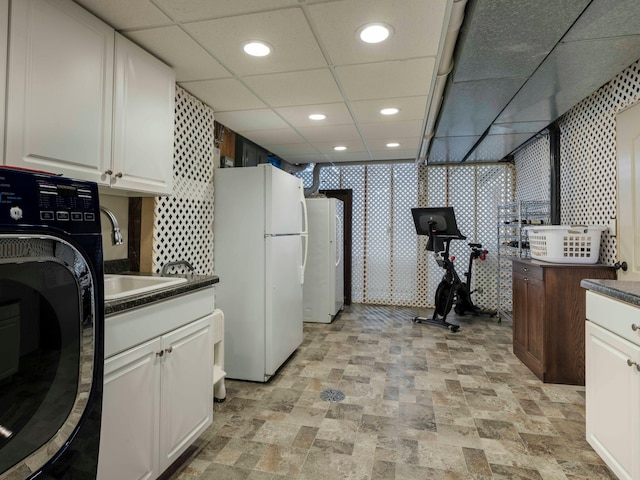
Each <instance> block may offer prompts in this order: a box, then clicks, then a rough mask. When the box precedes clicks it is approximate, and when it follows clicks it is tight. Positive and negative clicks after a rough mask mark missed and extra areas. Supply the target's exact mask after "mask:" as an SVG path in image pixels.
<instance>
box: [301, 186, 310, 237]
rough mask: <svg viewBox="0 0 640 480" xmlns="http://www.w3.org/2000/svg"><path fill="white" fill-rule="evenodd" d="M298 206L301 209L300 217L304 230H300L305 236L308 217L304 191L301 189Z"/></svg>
mask: <svg viewBox="0 0 640 480" xmlns="http://www.w3.org/2000/svg"><path fill="white" fill-rule="evenodd" d="M300 206H301V207H302V210H301V211H302V216H303V222H302V224H303V226H304V228H303V229H302V232H300V233H302V234H303V235H306V234H307V233H309V217H308V216H307V201H306V200H305V199H304V191H303V190H302V189H301V190H300Z"/></svg>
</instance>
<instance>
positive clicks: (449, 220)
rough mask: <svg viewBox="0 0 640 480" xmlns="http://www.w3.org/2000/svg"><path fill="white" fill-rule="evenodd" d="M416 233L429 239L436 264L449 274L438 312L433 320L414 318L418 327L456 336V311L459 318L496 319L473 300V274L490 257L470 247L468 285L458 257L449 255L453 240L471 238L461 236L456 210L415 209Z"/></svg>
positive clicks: (442, 287)
mask: <svg viewBox="0 0 640 480" xmlns="http://www.w3.org/2000/svg"><path fill="white" fill-rule="evenodd" d="M411 213H412V214H413V219H414V223H415V226H416V233H417V234H418V235H427V236H428V237H429V239H428V241H427V246H426V249H427V251H432V252H434V255H435V258H436V262H437V264H438V266H439V267H441V268H443V269H444V271H445V273H444V276H443V277H442V280H441V281H440V283H439V284H438V288H437V289H436V298H435V309H434V311H433V316H432V317H431V318H425V317H414V318H413V322H414V323H427V324H429V325H435V326H437V327H442V328H448V329H449V330H451V331H452V332H457V331H458V330H459V329H460V326H459V325H456V324H454V323H450V322H447V315H448V314H449V312H450V311H451V309H452V308H453V309H454V312H455V313H456V314H458V315H465V314H466V313H471V314H472V315H474V316H477V315H487V316H489V317H495V316H496V314H497V312H496V311H495V310H485V309H483V308H480V307H478V306H477V305H475V304H474V303H473V300H471V294H472V293H474V292H475V291H476V290H471V272H472V269H473V262H474V261H475V260H478V259H480V260H482V261H484V260H485V259H486V257H487V254H488V253H489V252H488V251H487V250H485V249H483V248H482V244H480V243H469V244H468V245H469V248H471V252H470V253H469V268H468V270H467V272H465V273H464V276H465V281H462V279H461V278H460V276H459V275H458V273H457V272H456V269H455V266H454V263H453V262H454V260H455V257H452V256H450V255H449V246H450V243H451V240H466V239H467V237H465V236H464V235H462V233H460V230H458V226H457V223H456V218H455V214H454V212H453V208H452V207H439V208H412V209H411Z"/></svg>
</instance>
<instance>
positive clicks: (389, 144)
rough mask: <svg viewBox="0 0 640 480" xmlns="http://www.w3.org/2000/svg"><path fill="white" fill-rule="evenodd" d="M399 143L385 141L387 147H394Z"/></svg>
mask: <svg viewBox="0 0 640 480" xmlns="http://www.w3.org/2000/svg"><path fill="white" fill-rule="evenodd" d="M399 146H400V144H399V143H398V142H391V143H387V147H389V148H396V147H399Z"/></svg>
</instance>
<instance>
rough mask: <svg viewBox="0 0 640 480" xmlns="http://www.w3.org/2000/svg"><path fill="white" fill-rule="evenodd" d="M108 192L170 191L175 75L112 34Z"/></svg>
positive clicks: (132, 44)
mask: <svg viewBox="0 0 640 480" xmlns="http://www.w3.org/2000/svg"><path fill="white" fill-rule="evenodd" d="M115 69H116V74H115V98H114V122H113V124H114V130H113V135H114V138H113V168H112V170H113V175H112V176H111V187H112V188H116V189H123V190H129V191H136V192H141V193H149V194H156V195H169V194H171V193H172V191H173V131H174V103H175V74H174V72H173V70H172V69H171V68H169V67H168V66H167V65H165V64H164V63H162V62H161V61H160V60H158V59H157V58H155V57H153V56H152V55H150V54H149V53H148V52H146V51H145V50H143V49H142V48H140V47H139V46H137V45H135V44H134V43H132V42H131V41H129V40H128V39H126V38H124V37H123V36H122V35H120V34H116V66H115Z"/></svg>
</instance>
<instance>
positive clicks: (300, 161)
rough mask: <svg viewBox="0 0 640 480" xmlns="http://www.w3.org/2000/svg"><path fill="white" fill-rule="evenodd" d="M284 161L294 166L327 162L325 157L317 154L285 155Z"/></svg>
mask: <svg viewBox="0 0 640 480" xmlns="http://www.w3.org/2000/svg"><path fill="white" fill-rule="evenodd" d="M274 153H275V152H274ZM283 158H284V157H283ZM286 159H287V162H289V163H292V164H294V165H307V164H309V163H326V162H328V161H329V159H328V158H327V156H326V155H323V154H317V153H316V154H311V155H293V154H291V155H287V157H286Z"/></svg>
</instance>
